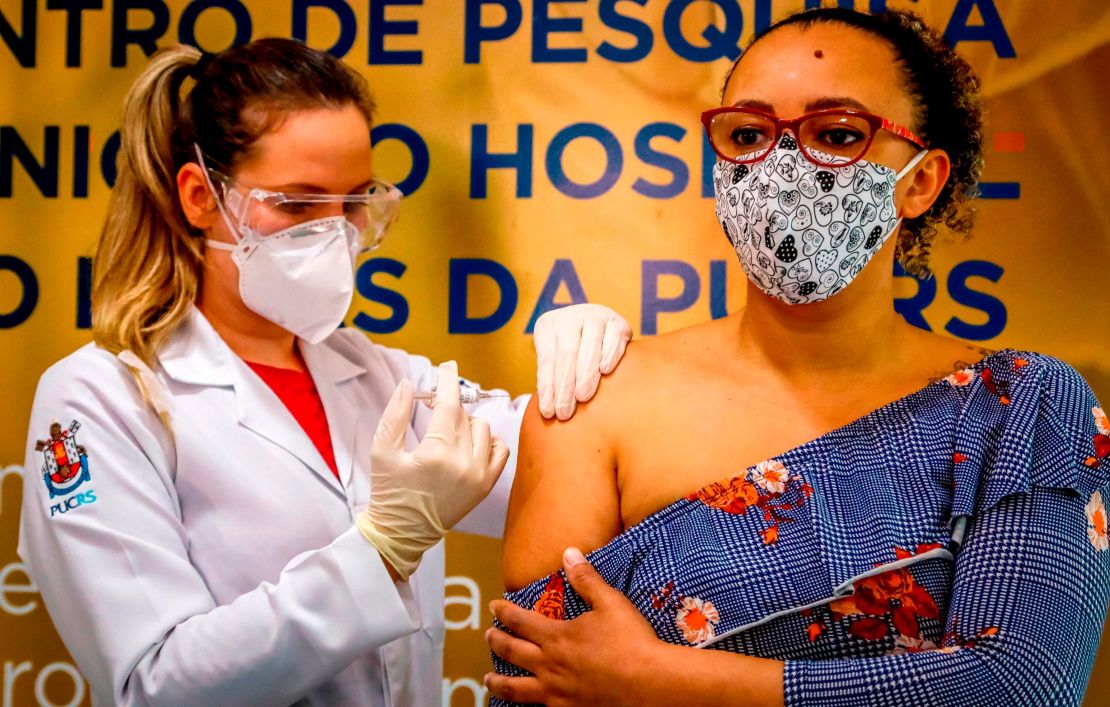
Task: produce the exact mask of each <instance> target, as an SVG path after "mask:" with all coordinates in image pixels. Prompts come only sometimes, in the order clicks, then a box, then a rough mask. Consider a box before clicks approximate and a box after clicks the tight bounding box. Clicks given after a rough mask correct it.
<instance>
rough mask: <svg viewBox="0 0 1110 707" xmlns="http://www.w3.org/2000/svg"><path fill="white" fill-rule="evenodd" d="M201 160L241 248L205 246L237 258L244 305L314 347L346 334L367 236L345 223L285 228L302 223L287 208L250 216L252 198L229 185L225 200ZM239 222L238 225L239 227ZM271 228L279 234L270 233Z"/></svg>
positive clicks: (330, 220) (332, 220) (321, 221)
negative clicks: (344, 324) (339, 332)
mask: <svg viewBox="0 0 1110 707" xmlns="http://www.w3.org/2000/svg"><path fill="white" fill-rule="evenodd" d="M197 157H198V159H199V160H200V166H201V168H202V169H203V170H204V175H205V180H207V182H208V187H209V189H211V190H212V193H213V194H214V195H215V198H216V204H217V206H218V208H219V210H220V215H221V217H222V218H223V221H224V224H225V225H226V226H227V229H228V231H229V232H230V233H231V235H232V237H234V238H235V239H236V243H235V244H234V245H233V244H231V243H225V242H223V241H215V240H212V239H207V240H206V241H205V243H206V244H207V245H208V247H210V248H216V249H218V250H226V251H230V252H231V258H232V260H234V261H235V265H236V266H237V267H238V268H239V296H240V297H242V299H243V304H245V305H246V306H247V308H248V309H250V310H251V311H252V312H255V313H256V314H259V315H261V316H263V317H265V318H266V319H268V320H270V321H271V322H273V323H275V324H277V325H278V326H280V327H282V328H283V329H285V330H286V331H288V332H290V333H291V334H294V335H296V336H298V337H300V338H301V339H304V340H305V341H307V342H308V343H310V344H318V343H320V342H321V341H323V340H324V339H325V338H327V337H328V335H330V334H331V333H332V332H333V331H335V330H336V329H337V328H338V327H339V325H340V323H342V321H343V317H344V316H345V315H346V314H347V310H348V309H349V308H350V306H351V299H352V297H353V296H354V290H355V288H354V284H355V283H354V280H355V278H354V264H355V257H356V255H357V254H358V252H359V250H360V246H361V243H360V241H359V235H360V233H361V232H362V230H365V229H360V228H359V227H358V226H356V225H355V224H353V223H351V222H350V221H349V220H348V219H347V218H346V217H344V216H329V217H325V218H316V219H312V220H306V221H303V222H302V223H294V224H293V225H288V226H286V224H287V223H289V222H290V221H295V220H296V218H297V215H298V214H299V213H301V209H300V207H298V208H293V207H289V206H287V205H281V204H279V205H277V206H273V207H266V206H259V208H257V209H255V213H253V214H250V215H249V216H248V211H249V206H250V205H251V203H252V202H251V197H250V196H248V197H244V196H243V195H242V194H240V193H239V192H238V191H236V190H235V189H234V187H233V186H231V185H230V184H228V183H224V184H223V187H224V189H223V191H222V195H221V192H220V191H217V190H216V188H215V186H214V184H213V182H212V177H211V175H210V174H209V170H208V168H207V167H206V165H205V164H204V156H203V154H201V152H200V149H199V148H197ZM224 179H226V178H224ZM228 181H229V182H230V180H228ZM233 215H234V216H235V217H236V220H237V221H238V223H235V222H233V220H232V216H233ZM302 218H303V216H302ZM266 226H270V227H271V228H274V227H276V228H277V229H279V230H273V231H272V232H267V233H263V232H262V230H261V229H263V228H265V227H266ZM282 226H285V227H282Z"/></svg>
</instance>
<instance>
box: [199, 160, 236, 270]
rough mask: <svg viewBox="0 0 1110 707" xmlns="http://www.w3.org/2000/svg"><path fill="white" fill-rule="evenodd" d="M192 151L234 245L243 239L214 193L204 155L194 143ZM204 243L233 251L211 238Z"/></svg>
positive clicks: (216, 193) (231, 247)
mask: <svg viewBox="0 0 1110 707" xmlns="http://www.w3.org/2000/svg"><path fill="white" fill-rule="evenodd" d="M193 149H194V150H195V151H196V153H197V161H198V163H199V164H200V171H201V172H204V182H205V183H206V184H207V185H208V189H209V190H210V191H211V192H212V198H213V199H215V200H216V208H217V209H219V210H220V216H222V217H223V220H224V225H225V226H227V230H228V231H230V232H231V237H232V238H234V239H235V242H236V243H238V242H239V241H241V240H243V239H242V238H241V237H240V236H239V229H237V228H235V226H232V225H231V216H229V215H228V213H227V209H226V208H225V207H224V200H223V199H222V198H220V195H219V193H218V192H217V191H216V185H215V184H213V183H212V177H211V176H209V174H208V165H207V164H205V163H204V153H203V152H201V151H200V145H198V144H196V143H195V142H194V143H193ZM204 243H205V245H207V246H209V247H211V248H215V249H217V250H235V246H233V245H232V244H230V243H224V242H223V241H214V240H212V239H211V238H206V239H205V240H204Z"/></svg>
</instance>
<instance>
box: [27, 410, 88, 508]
mask: <svg viewBox="0 0 1110 707" xmlns="http://www.w3.org/2000/svg"><path fill="white" fill-rule="evenodd" d="M80 428H81V423H80V422H78V421H77V420H73V421H72V422H70V423H69V427H68V428H66V429H62V425H61V424H60V423H58V422H55V423H53V424H51V425H50V437H49V438H48V439H40V440H38V441H36V442H35V451H36V452H42V453H43V456H44V457H45V461H44V462H43V465H42V480H43V483H45V484H46V488H47V490H48V491H50V498H54V497H56V496H66V495H68V494H70V493H73V491H75V490H76V489H77V487H78V486H80V485H81V484H83V483H85V482H86V481H89V480H90V479H91V478H92V477H91V476H90V475H89V457H88V455H87V454H86V453H85V448H84V447H82V446H81V445H80V444H77V430H78V429H80Z"/></svg>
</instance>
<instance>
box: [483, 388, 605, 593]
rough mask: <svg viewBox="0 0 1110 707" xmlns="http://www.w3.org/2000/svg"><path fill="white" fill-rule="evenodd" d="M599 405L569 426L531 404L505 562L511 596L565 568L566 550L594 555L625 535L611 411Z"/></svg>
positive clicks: (524, 425) (583, 409) (587, 406)
mask: <svg viewBox="0 0 1110 707" xmlns="http://www.w3.org/2000/svg"><path fill="white" fill-rule="evenodd" d="M601 397H602V398H604V397H605V396H601ZM599 402H600V400H599V401H595V402H591V403H588V404H585V405H581V406H580V407H579V409H578V412H577V414H575V416H574V417H573V418H571V419H570V420H567V421H565V422H558V421H556V420H545V419H543V417H542V416H541V415H540V412H539V405H538V403H537V401H536V400H535V398H533V399H532V401H531V402H529V404H528V409H527V410H526V411H525V413H524V421H523V423H522V425H521V429H520V451H519V459H518V462H517V470H516V480H515V482H514V483H513V490H512V495H511V496H510V498H509V514H508V519H507V521H506V525H505V545H504V552H503V555H502V562H501V573H502V579H503V581H504V583H505V586H506V587H507V588H508V589H509V590H514V589H518V588H520V587H523V586H525V585H526V584H528V583H530V582H532V581H534V580H536V579H539V578H541V577H544V576H546V575H548V574H550V573H552V572H554V571H556V570H558V569H559V568H560V566H561V558H562V554H563V551H564V550H565V549H566V548H568V547H572V546H573V547H578V548H580V549H581V550H583V551H589V550H592V549H595V548H597V547H600V546H601V545H604V544H605V543H606V542H608V541H609V540H611V539H612V538H613V537H615V536H616V535H618V534H619V533H620V532H621V520H620V503H619V496H618V493H617V481H616V472H615V465H616V464H615V454H614V451H613V448H612V445H611V443H610V441H609V440H608V439H607V435H606V434H605V426H604V424H602V423H603V421H604V419H605V417H606V409H605V408H607V407H609V406H605V405H603V406H601V407H599V406H598V403H599Z"/></svg>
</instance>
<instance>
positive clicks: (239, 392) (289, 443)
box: [158, 308, 346, 498]
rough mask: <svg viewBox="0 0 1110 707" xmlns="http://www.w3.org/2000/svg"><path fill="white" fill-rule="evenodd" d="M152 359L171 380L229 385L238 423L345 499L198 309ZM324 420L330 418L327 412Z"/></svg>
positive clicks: (282, 410) (288, 417)
mask: <svg viewBox="0 0 1110 707" xmlns="http://www.w3.org/2000/svg"><path fill="white" fill-rule="evenodd" d="M158 359H159V363H160V364H161V365H162V369H163V370H164V371H165V372H166V374H167V375H168V376H169V377H170V378H173V379H174V380H177V381H180V382H183V383H190V384H194V385H210V386H230V387H233V388H234V389H235V399H236V404H237V406H238V410H237V413H238V419H239V424H241V425H242V426H243V427H246V428H247V429H249V430H251V431H252V432H255V433H256V434H258V435H260V436H261V437H263V438H265V439H266V440H268V441H270V442H272V443H273V444H276V445H277V446H279V447H281V448H282V449H284V450H286V451H287V452H289V453H290V454H292V455H293V456H295V457H296V458H297V459H299V460H300V461H301V462H302V463H303V464H304V465H305V466H307V467H308V468H309V469H311V470H312V472H313V473H315V474H316V475H317V476H319V477H320V479H321V481H323V482H324V483H325V484H327V486H328V487H329V488H330V489H331V490H332V491H333V492H335V493H336V494H337V495H338V496H340V497H341V498H345V497H346V494H345V493H344V491H343V488H342V487H341V486H340V485H339V482H338V481H337V480H336V478H335V475H334V474H332V473H331V469H329V468H328V465H327V463H326V462H325V461H324V458H323V457H322V456H320V452H318V451H317V450H316V447H315V445H313V444H312V440H310V439H309V438H308V435H307V434H305V431H304V430H303V429H301V426H300V425H299V424H297V421H296V419H294V417H293V415H292V413H290V412H289V410H287V409H286V407H285V404H284V403H282V402H281V400H280V399H279V398H278V397H277V395H275V394H274V392H273V391H272V390H270V388H269V386H267V385H266V383H265V382H264V381H263V380H262V379H260V378H259V377H258V376H257V375H255V373H254V371H252V370H250V368H249V367H248V366H247V364H245V363H243V361H242V360H241V359H240V358H239V357H238V356H236V355H235V353H234V352H232V351H231V349H230V348H228V346H227V344H226V343H225V342H224V340H223V339H221V338H220V335H219V334H217V333H216V330H215V329H213V328H212V325H211V324H209V322H208V320H207V319H205V318H204V315H202V314H201V313H200V311H199V310H197V309H195V308H194V309H193V312H192V315H191V316H190V317H189V319H188V320H187V321H186V322H185V323H184V324H183V325H182V327H181V329H180V330H179V331H178V332H176V333H175V335H174V336H173V337H172V338H171V339H170V341H169V342H168V343H167V345H166V346H165V347H164V348H163V350H162V351H161V352H160V353H159V356H158ZM328 420H329V422H330V420H331V415H330V414H329V415H328ZM337 461H338V460H337ZM258 473H260V474H265V473H268V470H266V469H260V470H258Z"/></svg>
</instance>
